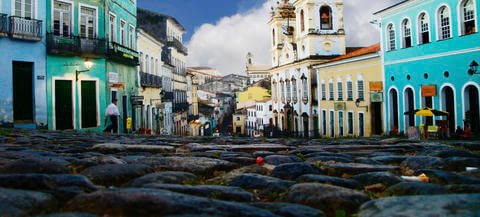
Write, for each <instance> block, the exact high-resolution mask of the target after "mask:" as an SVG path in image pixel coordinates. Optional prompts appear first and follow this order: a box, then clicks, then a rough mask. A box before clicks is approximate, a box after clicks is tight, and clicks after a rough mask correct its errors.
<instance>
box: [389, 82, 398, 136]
mask: <svg viewBox="0 0 480 217" xmlns="http://www.w3.org/2000/svg"><path fill="white" fill-rule="evenodd" d="M389 100H390V106H389V107H390V111H389V112H390V130H394V129H397V130H398V122H399V121H398V92H397V90H395V89H391V90H390V93H389Z"/></svg>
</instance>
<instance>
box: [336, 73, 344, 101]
mask: <svg viewBox="0 0 480 217" xmlns="http://www.w3.org/2000/svg"><path fill="white" fill-rule="evenodd" d="M337 97H338V98H337V100H343V83H342V80H341V78H338V80H337Z"/></svg>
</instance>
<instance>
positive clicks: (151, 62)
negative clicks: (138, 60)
mask: <svg viewBox="0 0 480 217" xmlns="http://www.w3.org/2000/svg"><path fill="white" fill-rule="evenodd" d="M150 73H151V74H155V62H154V61H153V57H150Z"/></svg>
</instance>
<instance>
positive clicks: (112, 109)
mask: <svg viewBox="0 0 480 217" xmlns="http://www.w3.org/2000/svg"><path fill="white" fill-rule="evenodd" d="M117 102H118V100H117V99H113V100H112V103H111V104H110V105H108V107H107V110H106V111H105V122H106V121H107V118H108V117H110V122H111V123H110V125H108V126H107V128H105V130H104V131H103V132H109V133H111V132H112V130H113V133H118V118H119V117H120V112H119V111H118V108H117ZM120 119H122V117H120Z"/></svg>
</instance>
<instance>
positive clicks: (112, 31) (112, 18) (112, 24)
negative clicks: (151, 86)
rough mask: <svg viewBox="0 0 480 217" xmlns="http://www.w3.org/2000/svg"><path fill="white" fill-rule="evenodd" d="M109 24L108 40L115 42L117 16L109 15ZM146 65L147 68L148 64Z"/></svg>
mask: <svg viewBox="0 0 480 217" xmlns="http://www.w3.org/2000/svg"><path fill="white" fill-rule="evenodd" d="M109 23H110V27H109V34H108V40H109V41H110V42H117V16H116V15H115V14H110V17H109ZM147 61H148V58H147ZM146 65H147V66H148V63H147V64H146ZM147 68H148V67H147Z"/></svg>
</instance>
